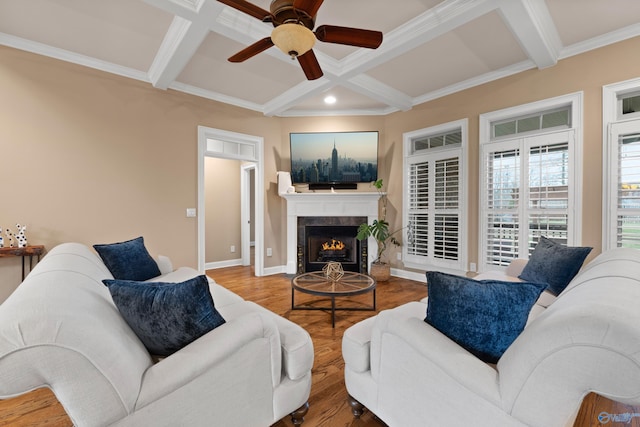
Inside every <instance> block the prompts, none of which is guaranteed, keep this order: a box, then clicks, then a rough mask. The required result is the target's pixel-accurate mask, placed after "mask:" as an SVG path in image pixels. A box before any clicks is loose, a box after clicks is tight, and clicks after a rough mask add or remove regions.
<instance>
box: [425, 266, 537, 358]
mask: <svg viewBox="0 0 640 427" xmlns="http://www.w3.org/2000/svg"><path fill="white" fill-rule="evenodd" d="M427 288H428V296H429V299H428V302H427V317H426V318H425V319H424V321H425V322H427V323H428V324H430V325H431V326H433V327H434V328H436V329H437V330H439V331H440V332H442V333H443V334H445V335H446V336H447V337H449V338H450V339H451V340H453V341H455V342H456V343H458V344H459V345H460V346H462V347H463V348H465V349H466V350H467V351H469V352H471V353H472V354H474V355H475V356H476V357H478V358H479V359H481V360H483V361H485V362H488V363H496V362H497V361H498V359H500V357H501V356H502V354H503V353H504V352H505V351H506V350H507V348H508V347H509V346H510V345H511V343H513V341H514V340H515V339H516V338H517V337H518V335H520V333H521V332H522V330H523V329H524V327H525V325H526V324H527V318H528V317H529V312H530V311H531V307H533V305H534V304H535V302H536V301H537V299H538V297H539V296H540V294H541V293H542V291H544V289H545V288H546V285H544V284H541V283H528V282H502V281H499V280H474V279H469V278H467V277H463V276H454V275H452V274H446V273H440V272H436V271H429V272H427Z"/></svg>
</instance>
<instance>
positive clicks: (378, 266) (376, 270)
mask: <svg viewBox="0 0 640 427" xmlns="http://www.w3.org/2000/svg"><path fill="white" fill-rule="evenodd" d="M369 276H371V277H373V278H374V279H376V282H386V281H387V280H389V278H390V277H391V265H390V264H388V263H386V262H379V263H376V262H374V263H371V271H370V272H369Z"/></svg>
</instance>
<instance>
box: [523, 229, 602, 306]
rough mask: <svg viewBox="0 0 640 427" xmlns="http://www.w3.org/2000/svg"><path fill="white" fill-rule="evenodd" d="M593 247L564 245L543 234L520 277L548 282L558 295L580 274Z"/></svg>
mask: <svg viewBox="0 0 640 427" xmlns="http://www.w3.org/2000/svg"><path fill="white" fill-rule="evenodd" d="M591 249H592V248H590V247H580V246H563V245H561V244H559V243H556V242H554V241H553V240H550V239H547V238H546V237H544V236H541V237H540V240H539V241H538V244H537V245H536V247H535V249H534V250H533V253H532V254H531V258H530V259H529V262H528V263H527V265H525V267H524V269H523V270H522V273H521V274H520V276H518V277H519V278H520V279H522V280H526V281H528V282H537V283H546V284H548V285H549V289H548V291H549V292H551V293H553V294H554V295H558V294H560V292H562V291H563V290H564V288H566V287H567V285H568V284H569V282H571V279H573V278H574V276H575V275H576V274H578V271H580V268H581V267H582V264H583V263H584V260H585V258H586V257H587V255H589V252H591Z"/></svg>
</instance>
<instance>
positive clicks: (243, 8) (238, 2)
mask: <svg viewBox="0 0 640 427" xmlns="http://www.w3.org/2000/svg"><path fill="white" fill-rule="evenodd" d="M218 1H219V2H220V3H222V4H226V5H227V6H229V7H232V8H234V9H236V10H239V11H240V12H244V13H246V14H247V15H251V16H253V17H254V18H258V19H259V20H261V21H271V18H272V17H271V12H268V11H266V10H264V9H263V8H261V7H258V6H256V5H255V4H251V3H249V2H248V1H245V0H218Z"/></svg>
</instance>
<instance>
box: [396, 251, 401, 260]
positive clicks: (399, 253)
mask: <svg viewBox="0 0 640 427" xmlns="http://www.w3.org/2000/svg"><path fill="white" fill-rule="evenodd" d="M396 259H397V260H398V261H402V252H398V253H397V254H396Z"/></svg>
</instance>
